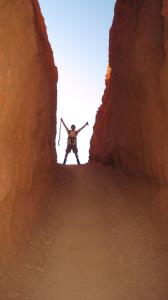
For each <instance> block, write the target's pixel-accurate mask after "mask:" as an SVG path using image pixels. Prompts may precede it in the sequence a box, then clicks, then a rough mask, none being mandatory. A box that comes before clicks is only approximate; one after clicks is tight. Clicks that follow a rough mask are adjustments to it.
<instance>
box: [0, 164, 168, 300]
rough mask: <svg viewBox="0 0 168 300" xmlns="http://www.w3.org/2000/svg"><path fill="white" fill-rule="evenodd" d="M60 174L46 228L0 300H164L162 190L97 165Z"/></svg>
mask: <svg viewBox="0 0 168 300" xmlns="http://www.w3.org/2000/svg"><path fill="white" fill-rule="evenodd" d="M58 169H59V172H58V173H59V175H58V176H57V177H56V180H55V183H56V187H55V191H54V193H53V197H52V199H51V201H50V203H49V206H50V210H49V217H48V222H47V224H46V226H45V228H44V229H43V231H41V232H40V234H39V237H38V239H37V240H36V241H33V242H32V243H31V245H30V249H28V250H29V255H27V256H26V258H25V262H24V264H23V265H22V266H20V272H18V285H17V287H15V289H13V290H12V291H8V293H7V295H6V297H5V299H4V298H3V299H2V300H7V299H20V300H21V299H22V300H28V299H29V300H79V299H80V300H87V299H93V300H113V299H114V300H127V299H128V300H167V299H168V284H167V279H168V237H167V234H166V230H165V228H166V226H165V225H166V222H167V221H166V220H165V218H164V224H163V217H164V215H163V212H162V210H161V208H162V205H161V206H160V205H159V203H160V202H159V201H158V199H159V195H162V193H161V192H160V189H159V187H157V186H154V185H152V184H149V183H147V182H146V180H138V179H134V178H129V177H127V176H125V175H122V174H121V173H120V172H118V171H114V170H112V169H111V167H107V166H101V165H96V164H93V165H86V166H79V167H78V166H58ZM165 193H166V192H165V191H164V195H165Z"/></svg>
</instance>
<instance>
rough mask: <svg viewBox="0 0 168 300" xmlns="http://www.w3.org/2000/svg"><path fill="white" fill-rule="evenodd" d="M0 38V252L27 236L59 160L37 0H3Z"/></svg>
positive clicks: (51, 74)
mask: <svg viewBox="0 0 168 300" xmlns="http://www.w3.org/2000/svg"><path fill="white" fill-rule="evenodd" d="M0 41H1V46H0V103H1V104H0V105H1V109H0V145H1V146H0V160H1V162H0V166H1V167H0V249H1V250H0V251H2V250H3V248H4V249H6V248H5V247H6V244H8V245H9V246H10V245H11V243H13V241H14V240H19V239H20V240H21V239H22V238H24V239H25V238H26V237H27V235H29V232H30V231H31V228H32V226H33V225H34V223H35V222H38V216H39V215H40V210H41V208H42V206H43V203H44V202H43V200H44V199H43V197H42V195H43V196H44V194H45V191H44V185H45V182H46V180H47V178H48V174H49V173H50V170H51V168H52V167H53V166H54V165H55V162H56V155H55V110H56V80H57V70H56V67H55V66H54V60H53V54H52V50H51V47H50V45H49V42H48V37H47V33H46V28H45V24H44V20H43V18H42V15H41V12H40V8H39V5H38V2H37V1H36V0H22V1H20V0H15V1H11V0H1V1H0ZM39 186H40V187H39ZM46 200H47V199H46ZM13 249H14V248H13ZM5 251H6V250H5Z"/></svg>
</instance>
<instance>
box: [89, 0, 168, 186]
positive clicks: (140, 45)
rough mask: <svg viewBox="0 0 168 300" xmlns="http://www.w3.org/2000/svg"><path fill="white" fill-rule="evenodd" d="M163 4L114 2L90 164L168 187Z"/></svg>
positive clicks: (166, 13)
mask: <svg viewBox="0 0 168 300" xmlns="http://www.w3.org/2000/svg"><path fill="white" fill-rule="evenodd" d="M167 3H168V2H167V1H166V0H165V1H162V0H143V1H142V0H136V1H132V0H125V1H124V0H118V1H117V3H116V7H115V17H114V20H113V25H112V27H111V30H110V39H109V65H110V68H111V74H110V76H109V75H108V76H107V77H108V79H106V89H105V92H104V96H103V103H102V106H101V107H100V109H99V111H98V113H97V117H96V124H95V127H94V134H93V137H92V140H91V149H90V160H98V161H101V162H106V163H112V164H114V165H117V166H119V167H122V168H123V169H124V170H125V171H127V172H129V173H132V174H136V173H143V174H146V175H148V176H150V177H157V178H159V180H161V181H162V180H163V181H165V180H166V181H168V138H167V132H168V59H167V57H168V4H167Z"/></svg>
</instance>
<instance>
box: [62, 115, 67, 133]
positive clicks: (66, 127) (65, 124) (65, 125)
mask: <svg viewBox="0 0 168 300" xmlns="http://www.w3.org/2000/svg"><path fill="white" fill-rule="evenodd" d="M61 122H62V124H63V125H64V127H65V129H66V131H67V132H69V128H68V127H67V126H66V124H65V122H64V120H63V119H62V118H61Z"/></svg>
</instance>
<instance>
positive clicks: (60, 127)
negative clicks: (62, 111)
mask: <svg viewBox="0 0 168 300" xmlns="http://www.w3.org/2000/svg"><path fill="white" fill-rule="evenodd" d="M61 125H62V121H61V119H60V128H59V138H58V146H60V139H61Z"/></svg>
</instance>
